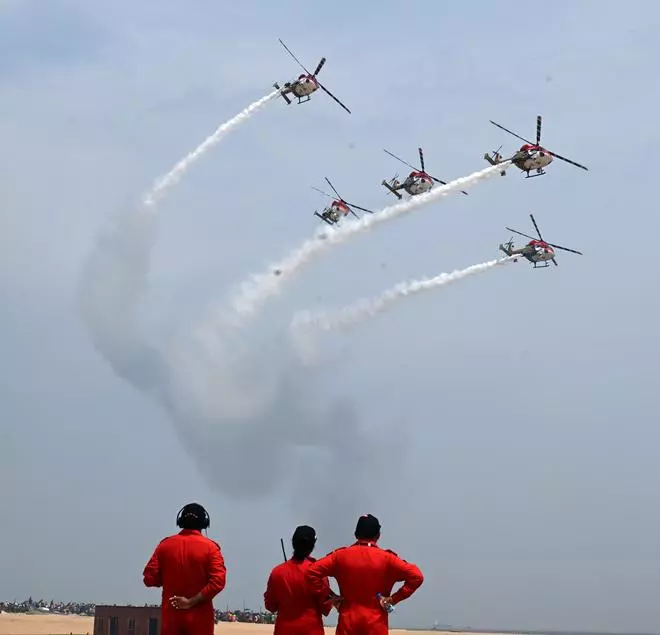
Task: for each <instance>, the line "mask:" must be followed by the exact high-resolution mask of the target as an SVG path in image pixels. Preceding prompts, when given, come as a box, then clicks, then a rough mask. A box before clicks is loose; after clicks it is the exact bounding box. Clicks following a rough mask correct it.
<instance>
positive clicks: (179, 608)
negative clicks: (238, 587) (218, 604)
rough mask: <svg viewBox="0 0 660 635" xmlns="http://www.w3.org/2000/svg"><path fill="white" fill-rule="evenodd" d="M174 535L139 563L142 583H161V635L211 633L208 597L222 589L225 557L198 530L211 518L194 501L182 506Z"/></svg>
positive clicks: (156, 584) (158, 584)
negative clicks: (141, 564)
mask: <svg viewBox="0 0 660 635" xmlns="http://www.w3.org/2000/svg"><path fill="white" fill-rule="evenodd" d="M176 524H177V526H178V527H180V528H181V531H180V532H179V533H178V534H174V535H173V536H168V537H167V538H165V539H163V540H161V542H160V544H159V545H158V546H157V547H156V550H155V551H154V553H153V555H152V556H151V559H150V560H149V562H148V563H147V566H146V567H145V568H144V573H143V575H144V584H145V586H148V587H161V586H162V587H163V594H162V605H161V619H162V625H161V631H160V632H161V635H213V627H214V625H215V612H214V610H213V598H214V597H215V596H216V595H217V594H218V593H220V591H222V590H223V589H224V588H225V583H226V574H227V570H226V569H225V562H224V558H223V557H222V552H221V551H220V546H219V545H218V543H217V542H214V541H213V540H210V539H209V538H207V537H206V536H204V535H202V529H208V527H209V526H210V524H211V522H210V519H209V515H208V513H207V512H206V510H205V509H204V508H203V507H202V506H201V505H200V504H198V503H189V504H188V505H186V506H185V507H183V508H182V509H181V511H180V512H179V514H178V516H177V518H176Z"/></svg>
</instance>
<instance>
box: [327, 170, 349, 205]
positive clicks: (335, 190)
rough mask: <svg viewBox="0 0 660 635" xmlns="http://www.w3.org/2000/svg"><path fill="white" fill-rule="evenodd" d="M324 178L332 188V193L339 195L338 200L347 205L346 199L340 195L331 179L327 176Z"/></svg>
mask: <svg viewBox="0 0 660 635" xmlns="http://www.w3.org/2000/svg"><path fill="white" fill-rule="evenodd" d="M323 178H325V180H326V182H327V184H328V185H329V186H330V187H331V188H332V191H333V192H334V193H335V194H336V195H337V198H338V199H339V200H340V201H342V202H344V203H345V202H346V201H344V199H343V198H342V197H341V196H340V195H339V192H338V191H337V189H336V188H335V186H334V185H333V184H332V183H330V179H329V178H328V177H327V176H325V177H323Z"/></svg>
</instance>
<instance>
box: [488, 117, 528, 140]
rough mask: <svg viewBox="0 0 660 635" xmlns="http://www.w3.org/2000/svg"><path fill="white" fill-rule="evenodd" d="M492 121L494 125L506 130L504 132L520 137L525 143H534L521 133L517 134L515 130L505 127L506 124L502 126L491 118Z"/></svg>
mask: <svg viewBox="0 0 660 635" xmlns="http://www.w3.org/2000/svg"><path fill="white" fill-rule="evenodd" d="M488 121H490V123H492V124H493V125H494V126H497V127H498V128H501V129H502V130H504V132H508V133H509V134H510V135H513V136H514V137H518V139H520V140H521V141H524V142H525V143H528V144H529V145H534V144H533V143H532V142H531V141H528V140H527V139H525V138H524V137H521V136H520V135H519V134H516V133H515V132H511V130H509V129H508V128H505V127H504V126H500V124H498V123H495V122H494V121H493V120H492V119H489V120H488Z"/></svg>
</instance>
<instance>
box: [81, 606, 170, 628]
mask: <svg viewBox="0 0 660 635" xmlns="http://www.w3.org/2000/svg"><path fill="white" fill-rule="evenodd" d="M94 635H160V607H159V606H110V605H103V604H100V605H99V604H97V605H96V610H95V611H94Z"/></svg>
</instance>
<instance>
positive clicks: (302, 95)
mask: <svg viewBox="0 0 660 635" xmlns="http://www.w3.org/2000/svg"><path fill="white" fill-rule="evenodd" d="M280 44H281V45H282V46H283V47H284V48H285V49H286V50H287V52H288V53H289V55H291V57H293V59H294V60H296V62H298V64H300V66H301V67H302V69H303V70H304V71H305V72H304V73H303V74H302V75H299V76H298V79H296V80H294V81H292V82H286V83H285V84H284V87H283V88H280V85H279V84H278V83H277V82H275V83H274V84H273V86H274V87H275V88H277V90H279V91H280V95H282V97H283V98H284V101H286V103H287V104H291V100H290V99H289V98H288V97H287V95H288V94H289V93H291V94H293V95H294V96H295V97H297V98H298V103H299V104H304V103H305V102H307V101H309V100H310V96H311V94H312V93H313V92H315V91H317V90H318V89H319V88H320V89H321V90H323V91H325V92H326V93H328V95H330V97H332V98H333V99H334V100H335V101H336V102H337V103H338V104H339V105H340V106H341V107H342V108H343V109H344V110H345V111H346V112H348V113H350V112H351V111H350V110H349V109H348V108H346V106H344V104H342V103H341V101H339V99H337V98H336V97H335V96H334V95H333V94H332V93H331V92H330V91H329V90H328V89H327V88H326V87H325V86H324V85H323V84H321V82H320V81H319V80H318V79H316V76H317V75H318V74H319V71H320V70H321V69H322V68H323V65H324V64H325V57H322V58H321V61H320V62H319V64H318V66H317V67H316V70H315V71H314V72H313V73H310V72H309V71H308V70H307V69H306V68H305V67H304V66H303V65H302V63H301V62H300V60H299V59H298V58H297V57H296V56H295V55H294V54H293V53H292V52H291V51H290V50H289V48H288V47H287V45H286V44H285V43H284V42H282V40H280Z"/></svg>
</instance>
